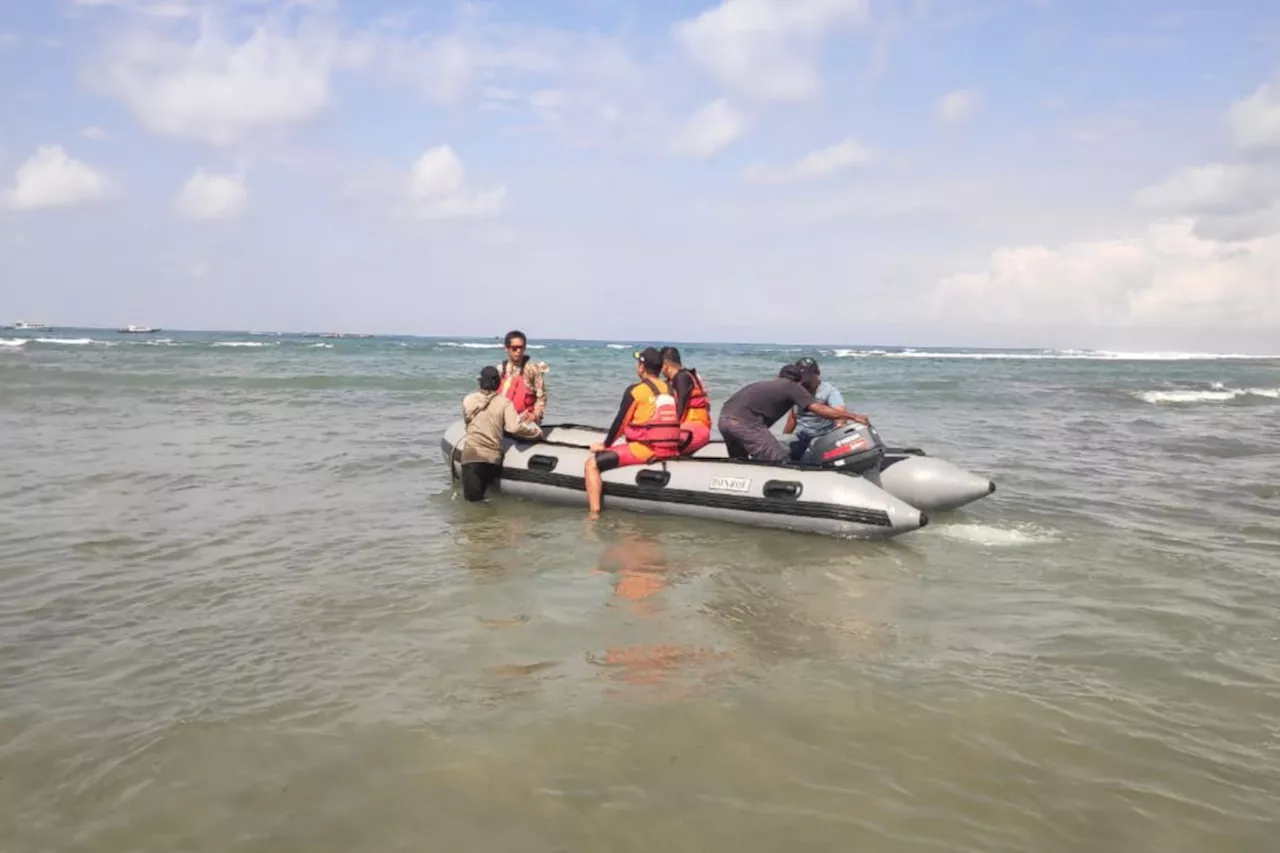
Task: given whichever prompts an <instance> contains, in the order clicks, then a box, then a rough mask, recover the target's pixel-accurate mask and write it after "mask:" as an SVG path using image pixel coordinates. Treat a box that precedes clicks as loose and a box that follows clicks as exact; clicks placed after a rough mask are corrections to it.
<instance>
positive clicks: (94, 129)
mask: <svg viewBox="0 0 1280 853" xmlns="http://www.w3.org/2000/svg"><path fill="white" fill-rule="evenodd" d="M80 135H81V136H83V137H84V138H85V139H93V140H95V141H98V142H101V141H102V140H104V139H106V138H107V137H108V135H109V134H108V133H107V132H106V131H105V130H103V129H102V128H100V127H98V126H97V125H89V126H88V127H82V128H80Z"/></svg>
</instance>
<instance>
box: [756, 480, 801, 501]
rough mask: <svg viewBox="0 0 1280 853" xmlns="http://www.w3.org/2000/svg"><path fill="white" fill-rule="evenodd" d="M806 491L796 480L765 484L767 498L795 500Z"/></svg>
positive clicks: (770, 481) (773, 481)
mask: <svg viewBox="0 0 1280 853" xmlns="http://www.w3.org/2000/svg"><path fill="white" fill-rule="evenodd" d="M803 491H804V484H803V483H799V482H796V481H795V480H769V481H768V482H766V483H765V484H764V496H765V497H766V498H789V499H791V500H795V499H796V498H798V497H800V493H801V492H803Z"/></svg>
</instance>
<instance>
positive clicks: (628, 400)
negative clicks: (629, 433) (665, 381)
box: [591, 385, 636, 453]
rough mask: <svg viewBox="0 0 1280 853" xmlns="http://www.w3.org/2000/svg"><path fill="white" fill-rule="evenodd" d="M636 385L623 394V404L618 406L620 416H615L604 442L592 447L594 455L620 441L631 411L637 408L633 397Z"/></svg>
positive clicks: (630, 386) (629, 386) (628, 387)
mask: <svg viewBox="0 0 1280 853" xmlns="http://www.w3.org/2000/svg"><path fill="white" fill-rule="evenodd" d="M635 387H636V386H635V385H628V386H627V390H625V391H623V392H622V402H621V403H619V404H618V414H617V415H615V416H614V418H613V423H612V424H611V425H610V426H609V431H608V432H607V433H605V436H604V442H603V443H602V444H595V445H592V446H591V450H592V452H593V453H599V452H600V451H601V450H604V449H605V448H606V447H608V446H609V445H611V444H613V443H614V442H615V441H617V440H618V434H619V433H620V432H622V427H623V425H624V424H626V422H627V418H628V417H629V416H630V415H631V409H632V408H633V407H634V406H635V404H636V401H635V397H632V396H631V391H632V389H633V388H635Z"/></svg>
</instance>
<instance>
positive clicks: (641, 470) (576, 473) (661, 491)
mask: <svg viewBox="0 0 1280 853" xmlns="http://www.w3.org/2000/svg"><path fill="white" fill-rule="evenodd" d="M605 433H606V430H604V429H602V428H599V427H592V426H581V425H577V424H560V425H554V426H552V425H544V427H543V438H542V439H541V440H536V441H529V440H526V439H516V438H512V437H510V436H508V437H507V438H506V440H505V441H504V448H505V451H504V455H503V466H502V475H501V477H500V478H499V480H498V481H497V482H496V483H495V484H494V485H495V486H496V487H497V488H498V489H499V490H500V491H501V492H502V493H504V494H509V495H516V496H519V497H525V498H530V499H533V500H540V501H544V502H548V503H557V504H564V505H569V506H580V507H584V508H585V506H586V501H587V496H586V486H585V482H584V479H583V465H584V463H585V462H586V459H587V454H588V453H589V452H590V451H589V450H588V448H589V447H590V446H591V445H592V444H596V443H599V442H602V441H603V440H604V437H605ZM465 442H466V427H465V425H464V424H463V422H462V421H461V420H458V421H456V422H454V423H453V424H452V425H451V426H450V427H449V428H448V429H447V430H446V431H445V433H444V436H443V437H442V438H441V441H440V449H441V452H442V453H443V455H444V458H445V460H446V461H447V462H448V464H449V468H450V471H451V473H452V475H453V477H455V478H457V477H458V476H460V466H461V457H462V448H463V446H464V444H465ZM601 479H602V480H603V482H604V495H603V503H602V508H603V509H605V510H608V509H610V508H614V507H620V508H623V509H629V510H634V511H637V512H651V513H665V514H670V515H684V516H689V517H692V518H704V519H712V520H717V521H728V522H736V523H739V524H749V525H753V526H756V527H770V528H778V529H784V530H796V531H804V532H809V533H819V534H826V535H831V536H840V537H848V538H858V539H887V538H890V537H893V536H897V535H899V534H902V533H908V532H910V531H912V530H918V529H919V528H921V527H924V526H925V525H926V524H928V523H929V513H930V512H939V511H946V510H951V509H955V508H957V507H960V506H963V505H965V504H968V503H971V502H973V501H975V500H978V499H979V498H982V497H984V496H986V495H989V494H991V493H992V492H994V491H995V488H996V487H995V483H993V482H992V481H990V480H988V479H986V478H984V477H980V476H978V475H976V474H972V473H970V472H968V471H965V470H964V469H962V468H959V467H957V466H955V465H952V464H951V463H949V462H946V461H944V460H941V459H936V458H934V457H931V456H928V455H927V454H926V453H924V451H922V450H919V449H917V448H905V449H902V448H900V449H894V448H888V447H885V445H884V443H883V442H882V441H881V440H880V437H879V435H878V434H877V433H876V431H875V428H874V427H870V426H863V425H861V424H853V423H851V424H847V425H846V426H844V427H841V428H840V429H837V430H834V431H832V432H830V433H828V434H826V435H824V436H821V437H820V438H818V439H816V440H815V441H814V442H813V443H812V444H811V445H810V447H809V448H808V449H807V451H806V453H805V456H804V458H803V459H802V460H801V462H799V463H784V464H773V463H765V462H755V461H750V460H739V459H731V458H729V455H728V452H727V450H726V448H725V445H724V442H723V441H712V442H711V443H710V444H708V445H707V446H706V447H703V448H702V449H701V450H699V451H698V452H697V453H695V454H693V455H691V456H684V457H680V458H679V459H673V460H666V461H655V462H651V463H650V464H648V465H644V466H629V467H625V468H616V469H614V470H612V471H606V472H604V473H603V474H601Z"/></svg>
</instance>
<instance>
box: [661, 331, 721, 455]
mask: <svg viewBox="0 0 1280 853" xmlns="http://www.w3.org/2000/svg"><path fill="white" fill-rule="evenodd" d="M662 375H663V377H664V378H666V380H667V382H669V383H670V384H671V390H672V392H674V395H675V398H676V416H677V417H679V418H680V429H682V430H684V433H685V439H686V441H685V445H684V447H682V448H681V449H680V455H681V456H692V455H693V454H694V453H695V452H697V451H699V450H701V449H702V448H704V447H706V446H707V445H708V444H710V443H711V400H710V399H709V398H708V397H707V387H706V386H705V385H704V384H703V383H702V377H701V376H699V375H698V371H696V370H694V369H693V368H692V367H685V366H684V365H683V364H682V363H681V361H680V350H678V349H676V348H675V347H663V348H662Z"/></svg>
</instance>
